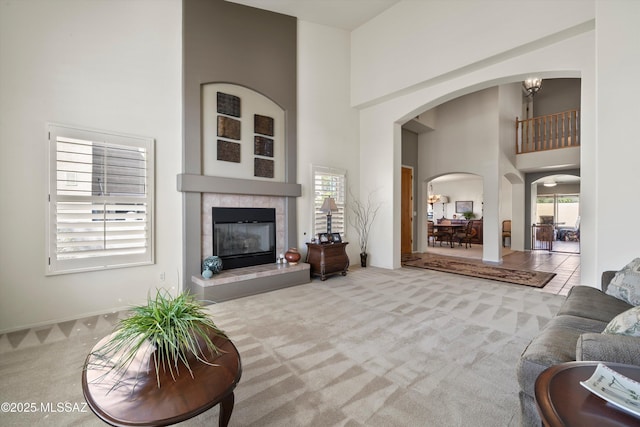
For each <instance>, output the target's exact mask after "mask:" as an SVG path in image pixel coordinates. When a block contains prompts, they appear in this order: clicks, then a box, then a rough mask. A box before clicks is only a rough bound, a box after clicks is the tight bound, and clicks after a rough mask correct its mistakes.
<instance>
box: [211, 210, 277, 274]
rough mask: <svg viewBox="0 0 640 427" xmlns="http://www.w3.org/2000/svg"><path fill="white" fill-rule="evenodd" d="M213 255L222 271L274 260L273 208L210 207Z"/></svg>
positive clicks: (274, 231) (274, 225)
mask: <svg viewBox="0 0 640 427" xmlns="http://www.w3.org/2000/svg"><path fill="white" fill-rule="evenodd" d="M212 209H213V210H212V219H213V255H217V256H219V257H220V259H222V265H223V268H224V269H225V270H228V269H232V268H240V267H249V266H252V265H261V264H269V263H275V262H276V210H275V209H273V208H221V207H214V208H212Z"/></svg>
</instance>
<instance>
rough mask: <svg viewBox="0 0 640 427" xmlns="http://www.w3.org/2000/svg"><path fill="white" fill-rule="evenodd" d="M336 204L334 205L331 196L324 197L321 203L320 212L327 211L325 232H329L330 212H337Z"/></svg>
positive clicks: (334, 202)
mask: <svg viewBox="0 0 640 427" xmlns="http://www.w3.org/2000/svg"><path fill="white" fill-rule="evenodd" d="M337 211H338V206H336V201H335V199H334V198H333V197H327V198H325V199H324V202H323V203H322V207H321V208H320V212H326V213H327V233H329V234H331V212H337Z"/></svg>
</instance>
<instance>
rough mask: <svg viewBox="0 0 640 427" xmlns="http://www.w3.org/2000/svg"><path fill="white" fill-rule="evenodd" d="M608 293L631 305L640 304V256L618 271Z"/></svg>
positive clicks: (608, 288)
mask: <svg viewBox="0 0 640 427" xmlns="http://www.w3.org/2000/svg"><path fill="white" fill-rule="evenodd" d="M606 294H607V295H611V296H612V297H615V298H618V299H621V300H622V301H626V302H628V303H629V304H631V305H640V258H636V259H634V260H633V261H631V262H630V263H629V264H627V265H625V266H624V268H623V269H622V270H620V271H618V272H617V273H616V275H615V276H614V277H613V279H612V280H611V283H609V287H607V292H606Z"/></svg>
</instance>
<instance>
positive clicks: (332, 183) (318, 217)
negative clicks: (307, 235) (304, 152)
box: [312, 166, 347, 238]
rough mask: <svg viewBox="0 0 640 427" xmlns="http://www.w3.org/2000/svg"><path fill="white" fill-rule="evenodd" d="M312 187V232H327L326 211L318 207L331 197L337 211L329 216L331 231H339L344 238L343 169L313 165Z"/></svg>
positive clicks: (344, 181)
mask: <svg viewBox="0 0 640 427" xmlns="http://www.w3.org/2000/svg"><path fill="white" fill-rule="evenodd" d="M312 170H313V187H314V195H315V196H314V199H313V208H314V213H315V214H314V223H313V230H314V234H318V233H326V232H327V213H326V212H322V211H321V210H320V208H321V207H322V204H323V202H324V200H325V199H326V198H327V197H333V198H334V200H335V202H336V207H337V208H338V211H337V212H333V213H332V216H331V231H332V232H333V233H340V236H341V237H342V238H344V233H345V230H346V216H345V208H346V199H345V192H346V190H345V189H346V188H347V175H346V172H345V171H344V170H340V169H333V168H328V167H324V166H313V168H312Z"/></svg>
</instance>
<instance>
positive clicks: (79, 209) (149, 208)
mask: <svg viewBox="0 0 640 427" xmlns="http://www.w3.org/2000/svg"><path fill="white" fill-rule="evenodd" d="M48 144H49V209H48V218H47V254H48V255H47V264H48V273H49V274H60V273H70V272H76V271H87V270H97V269H105V268H116V267H126V266H132V265H141V264H149V263H152V262H153V194H154V191H153V186H154V179H153V177H154V141H153V139H152V138H144V137H136V136H129V135H119V134H115V133H108V132H100V131H91V130H86V129H78V128H73V127H67V126H61V125H53V124H51V125H49V126H48Z"/></svg>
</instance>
